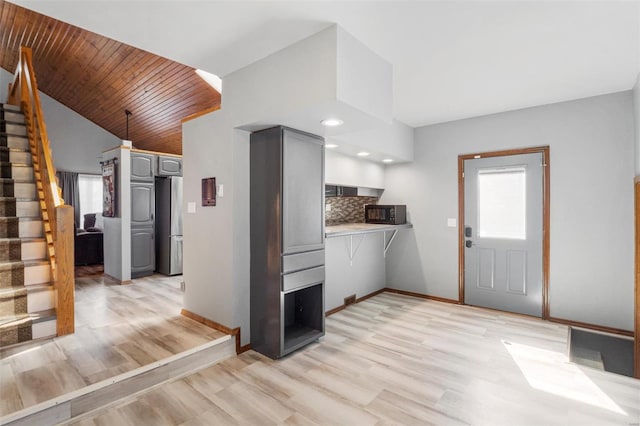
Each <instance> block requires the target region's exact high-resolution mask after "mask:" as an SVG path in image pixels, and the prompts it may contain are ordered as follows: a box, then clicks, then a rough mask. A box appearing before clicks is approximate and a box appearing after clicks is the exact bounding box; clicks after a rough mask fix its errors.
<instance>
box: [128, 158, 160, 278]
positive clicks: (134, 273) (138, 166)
mask: <svg viewBox="0 0 640 426" xmlns="http://www.w3.org/2000/svg"><path fill="white" fill-rule="evenodd" d="M156 169H157V156H156V155H153V154H147V153H142V152H132V153H131V278H139V277H144V276H146V275H151V274H153V271H154V269H155V255H156V249H155V235H154V229H155V228H154V219H155V211H156V202H155V189H154V181H155V175H156Z"/></svg>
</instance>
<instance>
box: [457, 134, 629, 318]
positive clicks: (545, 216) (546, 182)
mask: <svg viewBox="0 0 640 426" xmlns="http://www.w3.org/2000/svg"><path fill="white" fill-rule="evenodd" d="M537 153H541V154H542V163H543V165H544V171H543V174H542V176H543V178H542V180H543V184H542V188H543V189H542V319H548V318H549V247H550V246H549V241H550V227H549V222H550V211H551V210H550V192H551V186H550V176H551V163H550V158H549V146H548V145H547V146H538V147H533V148H520V149H508V150H503V151H491V152H480V153H475V154H464V155H459V156H458V303H460V304H464V254H465V251H464V248H465V246H464V224H465V218H464V161H465V160H473V159H477V158H489V157H505V156H509V155H520V154H537ZM636 289H637V287H636ZM636 297H638V293H637V291H636Z"/></svg>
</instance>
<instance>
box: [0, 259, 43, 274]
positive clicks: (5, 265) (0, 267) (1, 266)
mask: <svg viewBox="0 0 640 426" xmlns="http://www.w3.org/2000/svg"><path fill="white" fill-rule="evenodd" d="M48 264H49V261H47V260H20V261H17V260H16V261H13V262H0V271H6V270H9V269H11V268H13V267H16V266H24V267H25V268H28V267H30V266H39V265H48Z"/></svg>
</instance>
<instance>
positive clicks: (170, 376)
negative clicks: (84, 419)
mask: <svg viewBox="0 0 640 426" xmlns="http://www.w3.org/2000/svg"><path fill="white" fill-rule="evenodd" d="M230 340H231V336H224V337H220V338H219V339H216V340H213V341H211V342H208V343H205V344H204V345H200V346H198V347H195V348H193V349H190V350H188V351H185V352H181V353H179V354H176V355H173V356H171V357H169V358H165V359H163V360H160V361H156V362H154V363H152V364H149V365H145V366H143V367H140V368H137V369H135V370H133V371H129V372H127V373H123V374H120V375H118V376H115V377H112V378H110V379H106V380H103V381H101V382H98V383H95V384H93V385H89V386H87V387H84V388H82V389H78V390H77V391H73V392H69V393H67V394H66V395H62V396H59V397H57V398H53V399H50V400H48V401H45V402H42V403H40V404H37V405H34V406H32V407H28V408H25V409H24V410H20V411H17V412H15V413H11V414H9V415H7V416H4V417H2V418H0V424H1V425H10V426H18V425H25V426H27V425H34V424H37V425H54V424H57V423H60V422H62V421H67V420H70V419H72V418H75V417H78V416H81V415H84V414H86V413H89V412H91V411H93V410H96V409H99V408H103V407H104V406H106V405H108V404H111V403H113V402H115V401H118V400H121V399H123V398H128V397H130V396H132V395H134V394H136V393H138V392H141V391H145V390H148V389H149V388H152V387H154V386H157V385H160V384H162V383H164V382H166V381H168V380H175V379H178V378H181V377H184V376H186V375H188V374H191V373H193V372H195V371H198V370H201V369H203V368H206V367H209V366H211V365H213V364H216V363H218V362H220V361H222V360H224V359H227V358H230V357H232V356H233V355H234V353H233V345H232V344H229V343H227V342H229V341H230Z"/></svg>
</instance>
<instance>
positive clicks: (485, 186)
mask: <svg viewBox="0 0 640 426" xmlns="http://www.w3.org/2000/svg"><path fill="white" fill-rule="evenodd" d="M526 207H527V206H526V169H525V168H524V167H513V168H506V169H485V170H480V171H479V172H478V236H480V237H483V238H509V239H517V240H524V239H526V238H527V228H526V223H527V222H526Z"/></svg>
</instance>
